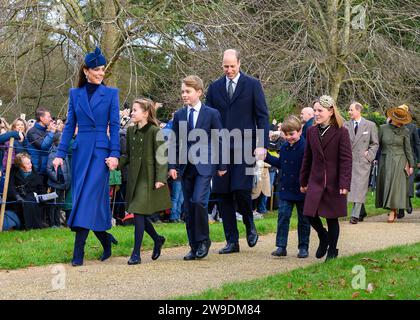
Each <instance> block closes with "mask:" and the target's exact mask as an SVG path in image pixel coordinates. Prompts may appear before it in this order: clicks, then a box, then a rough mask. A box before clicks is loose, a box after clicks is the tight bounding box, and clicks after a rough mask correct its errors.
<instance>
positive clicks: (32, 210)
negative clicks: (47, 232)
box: [8, 152, 47, 229]
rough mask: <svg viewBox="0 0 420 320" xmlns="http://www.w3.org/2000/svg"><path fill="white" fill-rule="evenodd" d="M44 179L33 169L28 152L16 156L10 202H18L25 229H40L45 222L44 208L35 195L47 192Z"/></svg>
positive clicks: (17, 209) (10, 183)
mask: <svg viewBox="0 0 420 320" xmlns="http://www.w3.org/2000/svg"><path fill="white" fill-rule="evenodd" d="M45 189H46V188H45V186H44V184H43V181H42V177H41V176H40V175H39V174H38V173H37V172H36V171H35V170H34V169H33V168H32V162H31V157H30V156H29V154H27V153H26V152H22V153H19V154H17V155H16V157H15V164H14V166H13V167H12V169H11V171H10V180H9V194H8V201H17V205H16V206H15V207H16V208H15V209H16V211H15V212H17V214H18V216H19V218H20V220H21V221H23V225H24V228H25V229H40V228H44V227H46V226H47V225H46V224H45V222H44V214H43V208H42V206H41V205H39V204H38V203H37V201H36V198H35V195H34V192H35V193H39V194H43V193H45V192H46V190H45Z"/></svg>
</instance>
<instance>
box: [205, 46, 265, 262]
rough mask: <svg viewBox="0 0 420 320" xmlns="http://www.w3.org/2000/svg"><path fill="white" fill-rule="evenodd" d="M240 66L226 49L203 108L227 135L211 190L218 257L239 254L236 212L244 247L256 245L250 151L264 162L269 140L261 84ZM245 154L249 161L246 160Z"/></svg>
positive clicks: (237, 56)
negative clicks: (220, 231)
mask: <svg viewBox="0 0 420 320" xmlns="http://www.w3.org/2000/svg"><path fill="white" fill-rule="evenodd" d="M240 66H241V60H240V56H239V52H238V51H236V50H233V49H229V50H226V51H225V52H224V55H223V64H222V67H223V71H224V76H222V77H221V78H219V79H218V80H216V81H214V82H213V83H211V84H210V86H209V88H208V92H207V97H206V105H208V106H210V107H212V108H215V109H217V110H218V111H219V112H220V115H221V117H222V125H223V128H225V129H227V130H228V131H229V134H230V135H231V136H230V138H229V139H230V140H229V146H228V147H229V148H228V149H227V148H226V149H225V151H224V152H225V153H227V154H228V155H229V160H228V161H226V162H227V164H228V170H227V173H226V174H225V175H224V176H222V177H218V176H215V177H214V178H213V191H214V192H216V193H218V195H219V201H220V211H221V215H222V219H223V228H224V232H225V237H226V242H227V245H226V246H225V247H224V248H223V249H221V250H220V251H219V253H220V254H227V253H233V252H239V242H238V241H239V233H238V228H237V224H236V211H238V212H239V213H240V214H242V217H243V222H244V224H245V227H246V235H247V242H248V245H249V246H250V247H253V246H255V245H256V243H257V240H258V234H257V230H256V228H255V224H254V218H253V213H252V201H251V190H252V183H253V173H252V172H253V170H252V167H253V166H254V162H255V158H253V155H252V152H253V151H255V154H256V155H257V159H258V157H261V158H262V159H264V153H265V152H266V148H267V146H268V141H269V140H268V132H269V122H268V109H267V104H266V101H265V96H264V92H263V89H262V86H261V83H260V82H259V81H258V80H257V79H255V78H252V77H250V76H248V75H246V74H245V73H243V72H240ZM257 129H259V130H258V139H257ZM235 133H236V134H237V135H238V134H240V137H241V139H240V141H239V142H240V143H238V144H236V143H232V142H233V141H232V140H235V138H233V139H232V138H231V137H232V135H234V134H235ZM236 142H237V141H236ZM257 143H258V148H257ZM248 151H250V152H248ZM249 153H251V158H253V159H252V161H249ZM235 156H236V159H235ZM224 160H226V159H224Z"/></svg>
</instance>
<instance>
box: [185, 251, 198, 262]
mask: <svg viewBox="0 0 420 320" xmlns="http://www.w3.org/2000/svg"><path fill="white" fill-rule="evenodd" d="M195 258H196V255H195V253H194V251H192V250H191V251H190V252H188V253H187V255H186V256H185V257H184V260H185V261H190V260H195Z"/></svg>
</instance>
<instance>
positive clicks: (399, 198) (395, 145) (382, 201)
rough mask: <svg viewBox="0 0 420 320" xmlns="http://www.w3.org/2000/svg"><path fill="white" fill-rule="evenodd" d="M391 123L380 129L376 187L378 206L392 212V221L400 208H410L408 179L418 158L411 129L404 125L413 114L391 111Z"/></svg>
mask: <svg viewBox="0 0 420 320" xmlns="http://www.w3.org/2000/svg"><path fill="white" fill-rule="evenodd" d="M387 116H388V118H389V119H390V123H388V124H383V125H381V126H380V128H379V144H380V146H381V157H380V159H379V170H378V180H377V185H376V207H377V208H385V209H391V212H390V214H389V217H388V222H394V221H395V220H396V219H397V212H396V211H397V208H400V209H407V208H408V206H409V201H408V177H409V176H410V175H412V174H413V167H414V159H413V153H412V151H411V146H410V136H409V131H408V129H407V128H405V127H403V126H402V125H404V124H406V123H409V122H411V115H410V114H409V113H408V111H406V110H404V109H401V108H391V109H389V110H388V111H387Z"/></svg>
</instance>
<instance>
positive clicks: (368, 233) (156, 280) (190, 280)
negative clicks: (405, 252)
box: [0, 211, 420, 300]
mask: <svg viewBox="0 0 420 320" xmlns="http://www.w3.org/2000/svg"><path fill="white" fill-rule="evenodd" d="M386 218H387V217H386V215H382V216H376V217H372V218H369V219H367V220H365V222H362V223H359V224H357V225H350V224H349V223H348V222H347V221H345V222H344V221H343V222H341V224H340V227H341V235H340V240H339V243H338V247H339V250H340V256H343V255H352V254H356V253H359V252H366V251H373V250H378V249H383V248H386V247H390V246H395V245H402V244H412V243H416V242H420V211H417V212H414V213H413V214H411V215H406V217H405V218H404V219H402V220H398V221H397V222H396V223H394V224H389V223H386ZM317 244H318V240H317V237H316V234H315V233H314V232H313V230H312V232H311V246H310V252H309V253H310V257H309V258H307V259H298V258H297V257H296V254H297V233H296V231H292V232H290V234H289V245H288V256H287V257H285V258H274V257H272V256H271V255H270V253H271V251H273V250H274V249H275V234H269V235H266V236H260V240H259V242H258V244H257V245H256V246H255V247H254V248H249V247H248V246H247V245H246V242H245V241H244V240H241V242H240V246H241V252H240V253H236V254H230V255H219V254H217V251H218V250H219V249H220V248H222V247H223V246H224V243H213V244H212V246H211V248H210V253H209V256H208V257H207V258H205V259H203V260H201V261H198V260H195V261H183V260H182V258H183V256H184V255H185V254H186V253H187V252H188V248H186V247H178V248H168V249H164V250H163V251H162V255H161V257H160V258H159V260H157V261H152V260H151V258H150V255H151V252H150V251H149V252H143V253H142V257H143V258H142V259H143V263H142V264H140V265H137V266H128V265H127V259H128V257H115V258H111V259H109V260H108V261H106V262H102V263H101V262H98V261H87V262H85V265H84V266H82V267H78V268H73V267H71V266H70V265H49V266H43V267H31V268H25V269H19V270H13V271H5V270H0V299H83V300H85V299H165V298H170V297H175V296H179V295H185V294H191V293H198V292H201V291H203V290H205V289H207V288H211V287H212V288H214V287H219V286H220V285H222V284H224V283H227V282H233V281H239V280H249V279H254V278H260V277H264V276H267V275H271V274H275V273H279V272H285V271H289V270H291V269H294V268H298V267H303V266H307V265H309V264H312V263H318V262H322V261H323V260H324V259H322V260H317V259H315V258H314V254H315V251H316V246H317ZM57 272H58V273H59V275H57ZM64 277H65V279H64ZM60 279H61V280H65V281H60ZM53 284H55V285H56V286H57V285H58V287H59V288H60V285H64V288H63V289H57V287H56V286H53ZM54 287H55V288H56V289H55V290H54Z"/></svg>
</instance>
